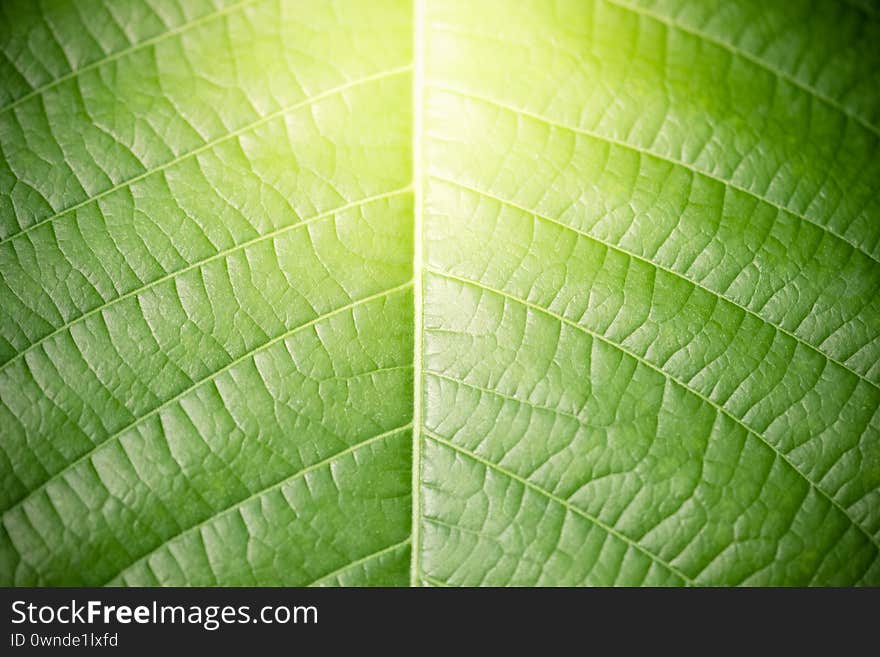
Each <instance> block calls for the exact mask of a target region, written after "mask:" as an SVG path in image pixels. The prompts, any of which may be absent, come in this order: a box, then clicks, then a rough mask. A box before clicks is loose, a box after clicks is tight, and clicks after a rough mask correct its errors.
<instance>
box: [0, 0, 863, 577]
mask: <svg viewBox="0 0 880 657" xmlns="http://www.w3.org/2000/svg"><path fill="white" fill-rule="evenodd" d="M0 12H2V13H3V14H4V21H3V27H2V28H0V78H2V80H3V85H2V89H0V271H2V283H0V394H2V400H0V436H2V450H0V473H2V481H3V486H2V500H0V507H2V509H3V515H2V528H0V573H2V582H3V583H4V584H15V585H58V584H83V585H99V584H111V585H311V584H314V585H348V586H363V585H400V586H403V585H465V586H478V585H738V584H749V585H793V584H798V585H807V584H810V585H856V584H862V585H864V584H867V585H878V584H880V296H878V295H877V290H878V289H880V205H878V204H880V201H878V195H877V191H878V181H880V157H877V155H878V145H880V79H878V78H880V74H878V72H877V71H878V70H880V51H877V49H876V48H875V47H874V44H875V43H876V42H877V39H878V38H880V19H878V16H880V13H878V11H877V8H876V6H875V5H873V4H872V3H870V2H868V3H862V4H856V3H844V2H834V1H832V0H827V1H823V2H806V1H804V2H800V1H798V2H792V3H784V4H782V3H778V4H777V3H766V2H759V1H758V0H733V1H725V2H720V1H719V2H702V1H696V0H656V1H652V0H642V1H638V2H637V1H636V0H592V1H587V2H584V1H583V0H561V1H560V2H555V3H548V2H544V1H543V0H530V1H526V2H518V3H509V2H502V1H501V0H482V1H481V2H468V1H466V0H416V2H415V3H414V4H411V3H410V2H403V1H398V0H380V1H375V2H374V1H371V2H364V1H361V0H336V1H334V2H328V3H324V2H320V3H319V2H305V3H300V2H292V1H288V0H244V1H238V2H219V1H216V0H213V1H211V2H207V1H204V2H175V1H173V0H161V1H159V0H152V1H150V2H147V1H146V0H128V1H125V2H109V1H107V2H104V1H99V0H90V1H87V2H76V1H74V0H69V1H68V2H60V1H59V2H56V3H53V4H52V5H51V6H43V5H41V4H39V3H32V2H25V1H23V0H21V1H18V2H8V3H4V5H3V6H2V8H0Z"/></svg>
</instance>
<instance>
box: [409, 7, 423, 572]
mask: <svg viewBox="0 0 880 657" xmlns="http://www.w3.org/2000/svg"><path fill="white" fill-rule="evenodd" d="M422 2H423V0H414V7H413V20H414V23H415V29H414V30H413V39H414V40H413V59H414V62H413V85H412V95H413V100H412V103H413V125H412V131H413V132H412V150H413V318H414V322H413V423H412V435H413V453H412V543H411V545H410V550H411V552H412V556H411V561H410V584H411V585H412V586H419V585H420V584H421V581H420V564H419V556H420V553H421V546H420V542H419V538H420V536H419V528H420V525H421V508H420V502H421V500H420V495H419V491H420V484H421V436H422V403H423V399H422V320H423V310H422V309H423V303H422V292H423V290H422V287H423V281H422V271H423V267H422V250H423V246H422V237H423V235H422V233H423V231H422V208H423V199H422V197H423V192H424V190H423V187H424V180H423V175H422V140H421V135H422V114H423V108H422V101H423V93H424V70H425V66H424V52H423V50H424V34H423V28H424V25H423V24H424V6H423V4H422Z"/></svg>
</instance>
